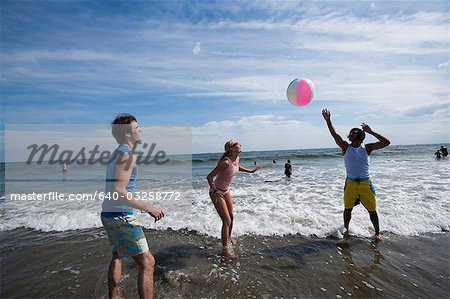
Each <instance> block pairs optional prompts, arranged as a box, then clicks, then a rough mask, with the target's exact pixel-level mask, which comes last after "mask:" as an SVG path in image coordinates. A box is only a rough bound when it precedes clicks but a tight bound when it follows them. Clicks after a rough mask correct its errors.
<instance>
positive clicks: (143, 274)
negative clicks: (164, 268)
mask: <svg viewBox="0 0 450 299" xmlns="http://www.w3.org/2000/svg"><path fill="white" fill-rule="evenodd" d="M133 259H134V261H135V262H136V263H137V264H138V266H139V274H138V292H139V297H140V298H145V299H152V298H153V271H154V269H155V258H154V257H153V255H152V254H151V253H150V251H147V252H144V253H142V254H139V255H136V256H133Z"/></svg>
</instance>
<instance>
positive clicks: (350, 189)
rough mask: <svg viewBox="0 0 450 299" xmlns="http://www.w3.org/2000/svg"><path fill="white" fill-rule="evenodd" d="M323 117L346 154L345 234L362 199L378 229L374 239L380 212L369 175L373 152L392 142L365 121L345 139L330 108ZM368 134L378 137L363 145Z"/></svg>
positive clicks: (376, 236)
mask: <svg viewBox="0 0 450 299" xmlns="http://www.w3.org/2000/svg"><path fill="white" fill-rule="evenodd" d="M322 116H323V118H324V119H325V121H326V123H327V126H328V130H329V131H330V133H331V136H333V138H334V141H335V142H336V144H337V145H338V146H339V147H340V148H341V150H342V154H343V155H344V162H345V169H346V171H347V179H346V181H345V187H344V205H345V208H344V227H345V229H346V232H345V234H346V235H348V227H349V224H350V219H351V218H352V209H353V207H354V206H355V204H356V203H357V202H358V200H357V199H358V198H359V200H360V202H361V203H362V204H363V205H364V207H365V208H366V209H367V211H368V212H369V215H370V220H371V221H372V224H373V227H374V229H375V238H376V239H378V238H379V235H380V226H379V221H378V214H377V211H376V198H375V189H374V187H373V185H372V182H371V180H370V176H369V162H370V154H371V153H372V152H373V151H374V150H379V149H382V148H384V147H386V146H388V145H389V144H390V141H389V140H388V139H386V138H385V137H383V136H381V135H380V134H378V133H375V132H374V131H372V129H371V128H370V127H369V126H368V125H367V124H365V123H363V124H362V125H361V127H362V130H361V129H359V128H353V129H351V130H350V133H349V134H348V140H349V141H350V144H349V143H348V142H346V141H344V140H343V139H342V137H341V136H340V135H339V134H337V133H336V130H335V129H334V127H333V124H332V123H331V112H330V111H329V110H327V109H323V110H322ZM364 132H366V133H368V134H370V135H372V136H374V137H375V138H377V139H378V141H377V142H375V143H368V144H364V143H363V141H364V138H365V137H366V134H365V133H364Z"/></svg>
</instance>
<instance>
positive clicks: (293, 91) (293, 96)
mask: <svg viewBox="0 0 450 299" xmlns="http://www.w3.org/2000/svg"><path fill="white" fill-rule="evenodd" d="M286 96H287V98H288V100H289V102H290V103H291V104H292V105H294V106H305V105H308V104H309V102H311V100H312V98H313V97H314V84H313V83H312V81H311V80H309V79H306V78H300V79H294V80H292V82H291V83H290V84H289V86H288V88H287V90H286Z"/></svg>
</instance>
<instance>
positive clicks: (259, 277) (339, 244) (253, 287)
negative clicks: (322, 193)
mask: <svg viewBox="0 0 450 299" xmlns="http://www.w3.org/2000/svg"><path fill="white" fill-rule="evenodd" d="M145 233H146V236H147V239H148V240H149V243H150V247H151V250H152V252H153V254H154V256H155V258H156V262H157V266H156V271H155V297H156V298H227V297H228V298H281V297H283V298H294V297H297V298H301V297H311V298H380V297H381V298H400V297H406V298H446V297H448V295H449V279H450V276H449V267H448V263H449V244H450V242H449V241H450V235H449V234H448V233H447V232H445V233H441V234H427V235H422V236H414V237H405V236H396V235H387V236H384V239H383V241H382V242H378V243H375V242H373V241H372V240H370V239H368V238H359V237H351V238H350V239H348V240H343V239H335V238H309V237H303V236H299V235H289V236H285V237H262V236H252V235H245V236H241V237H240V238H239V242H238V244H237V245H236V246H235V252H236V253H237V255H238V258H237V259H236V260H235V261H229V260H224V259H223V258H222V257H221V256H220V254H219V252H220V245H219V241H218V240H217V239H215V238H211V237H207V236H204V235H200V234H197V233H196V232H189V231H186V230H183V231H173V230H167V231H157V230H146V232H145ZM0 236H1V241H2V242H1V244H2V245H1V252H2V260H1V268H2V289H1V297H2V298H24V297H28V298H56V297H58V298H106V297H107V284H106V270H107V267H108V263H109V259H110V252H109V251H110V250H109V246H108V242H107V239H106V236H105V233H104V231H103V229H88V230H76V231H69V232H59V233H43V232H35V231H32V230H28V229H16V230H13V231H6V232H1V233H0ZM136 269H137V268H136V266H135V265H134V262H133V261H132V260H127V261H126V262H125V263H124V271H123V281H122V287H121V294H122V296H123V298H137V297H138V294H137V288H136V275H137V271H136Z"/></svg>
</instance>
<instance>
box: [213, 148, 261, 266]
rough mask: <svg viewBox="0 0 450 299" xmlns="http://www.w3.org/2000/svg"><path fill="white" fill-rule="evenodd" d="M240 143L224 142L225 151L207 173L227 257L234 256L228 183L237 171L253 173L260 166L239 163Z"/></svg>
mask: <svg viewBox="0 0 450 299" xmlns="http://www.w3.org/2000/svg"><path fill="white" fill-rule="evenodd" d="M240 153H241V145H240V144H239V143H238V142H236V141H235V140H229V141H228V142H227V143H225V153H224V154H223V155H222V157H221V158H220V159H219V162H218V163H217V166H216V167H215V168H214V169H213V170H212V171H211V172H210V173H209V174H208V176H207V180H208V184H209V187H210V189H209V196H210V197H211V200H212V202H213V204H214V207H215V208H216V210H217V213H218V214H219V216H220V219H222V246H223V248H222V253H223V254H224V255H225V256H226V257H229V258H234V257H235V256H234V253H233V251H232V249H231V246H230V244H229V243H231V239H230V236H231V230H232V229H233V218H234V215H233V201H232V199H231V194H230V190H229V188H230V184H231V182H232V181H233V178H234V175H235V174H236V173H237V172H238V171H243V172H248V173H254V172H255V171H257V170H258V169H260V168H261V167H260V166H256V168H255V169H253V170H249V169H247V168H244V167H242V166H240V165H239V154H240Z"/></svg>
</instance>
